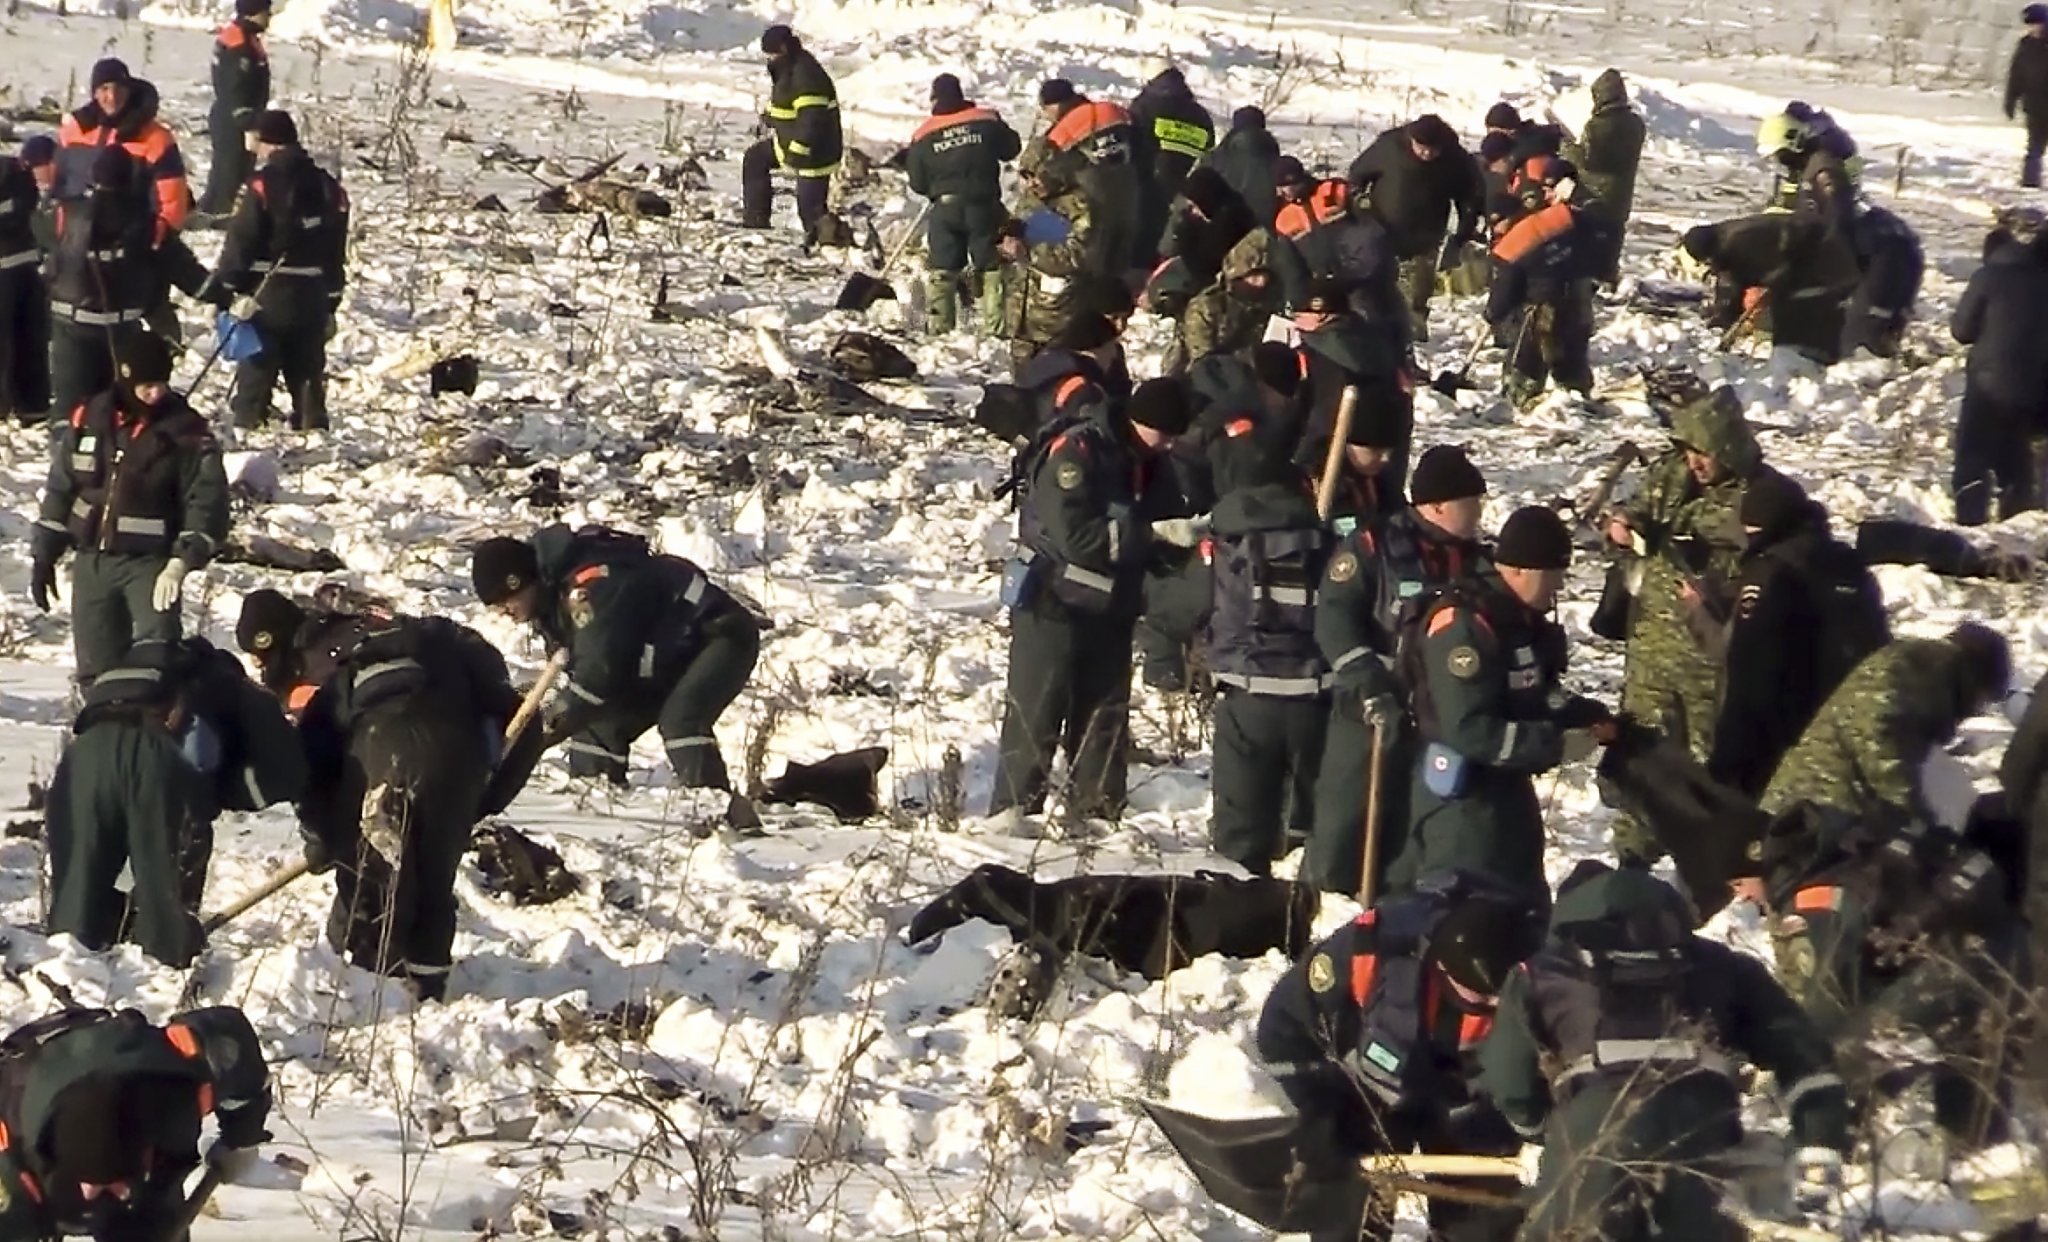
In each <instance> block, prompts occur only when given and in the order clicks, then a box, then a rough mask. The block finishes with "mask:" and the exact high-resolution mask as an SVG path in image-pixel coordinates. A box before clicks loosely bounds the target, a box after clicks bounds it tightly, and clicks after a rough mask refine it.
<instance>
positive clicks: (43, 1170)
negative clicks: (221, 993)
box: [0, 1005, 271, 1242]
mask: <svg viewBox="0 0 2048 1242" xmlns="http://www.w3.org/2000/svg"><path fill="white" fill-rule="evenodd" d="M0 1086H4V1090H0V1100H4V1102H0V1237H4V1238H8V1239H10V1240H11V1239H17V1238H21V1239H27V1238H60V1237H92V1238H100V1239H127V1238H161V1239H174V1240H178V1242H182V1240H183V1239H184V1238H185V1237H186V1236H187V1235H186V1230H187V1229H188V1228H189V1227H190V1226H191V1223H192V1220H193V1219H194V1218H195V1217H197V1216H198V1214H199V1211H200V1209H201V1208H203V1207H204V1206H205V1203H206V1199H207V1197H208V1196H209V1195H211V1193H212V1191H213V1187H214V1185H216V1184H217V1183H218V1182H220V1181H222V1180H232V1179H233V1178H235V1177H237V1176H240V1175H241V1174H242V1173H243V1172H244V1171H246V1170H247V1169H248V1168H249V1167H250V1166H251V1165H252V1164H253V1163H254V1162H255V1159H256V1149H257V1148H258V1147H260V1146H261V1145H262V1144H264V1143H267V1142H269V1141H270V1131H268V1130H266V1129H265V1128H264V1123H265V1122H266V1121H268V1120H269V1118H270V1105H271V1089H270V1070H269V1068H268V1067H267V1066H266V1065H265V1064H264V1054H263V1045H262V1043H261V1042H260V1041H258V1039H257V1038H256V1031H255V1028H254V1027H252V1026H250V1025H249V1019H248V1017H247V1016H245V1015H244V1014H243V1013H242V1011H241V1010H239V1009H236V1008H233V1007H232V1006H228V1005H216V1006H210V1007H208V1008H205V1009H192V1010H187V1011H186V1012H184V1013H181V1014H177V1015H175V1016H174V1017H172V1018H171V1020H170V1021H169V1022H167V1023H165V1024H164V1025H163V1026H158V1025H156V1024H155V1023H153V1022H151V1021H149V1019H147V1018H145V1017H144V1016H143V1015H142V1012H141V1011H140V1010H137V1009H123V1010H121V1011H120V1012H118V1013H116V1012H112V1011H110V1010H106V1009H86V1008H67V1009H64V1010H60V1011H59V1012H57V1013H54V1014H51V1015H49V1016H48V1017H44V1018H38V1019H36V1020H35V1021H34V1022H31V1023H29V1024H28V1025H26V1026H23V1027H20V1028H19V1029H17V1030H15V1031H14V1033H12V1034H10V1035H9V1036H7V1038H6V1039H4V1040H0ZM208 1116H211V1117H213V1118H214V1122H215V1125H216V1126H217V1128H218V1130H219V1137H218V1138H216V1139H215V1140H214V1142H213V1144H212V1145H211V1146H210V1147H209V1148H208V1149H207V1150H206V1153H205V1156H204V1157H203V1159H204V1162H205V1164H206V1167H207V1169H208V1175H207V1177H206V1178H205V1179H204V1180H202V1181H201V1182H200V1183H199V1186H198V1188H197V1189H195V1190H194V1192H193V1195H192V1197H191V1198H190V1199H188V1198H187V1197H186V1194H185V1179H186V1178H187V1176H189V1175H190V1174H191V1172H192V1171H193V1170H194V1169H196V1168H198V1167H199V1166H200V1163H201V1160H202V1157H201V1155H200V1152H199V1136H200V1132H201V1130H202V1129H203V1128H204V1126H205V1124H206V1118H207V1117H208Z"/></svg>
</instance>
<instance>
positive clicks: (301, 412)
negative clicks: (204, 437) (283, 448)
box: [228, 277, 329, 431]
mask: <svg viewBox="0 0 2048 1242" xmlns="http://www.w3.org/2000/svg"><path fill="white" fill-rule="evenodd" d="M277 279H297V278H292V277H279V278H277ZM305 297H306V298H307V299H308V300H309V302H310V303H311V304H309V305H308V307H307V308H306V309H305V310H304V311H303V312H302V313H300V314H297V315H291V316H286V315H281V314H278V313H276V312H274V311H271V310H261V311H258V312H257V314H256V332H257V335H258V336H260V337H261V338H262V341H263V352H261V353H259V354H257V355H256V356H255V357H253V358H249V359H247V360H245V361H242V362H239V363H237V364H235V391H234V395H233V396H232V397H230V398H229V400H228V408H229V410H231V411H232V412H233V414H234V416H235V426H237V427H260V426H262V425H263V424H264V423H266V422H268V421H269V419H270V394H271V392H272V391H273V390H275V389H276V387H277V381H278V379H279V377H282V378H283V379H284V387H285V393H286V395H287V396H288V397H289V398H290V400H291V406H292V428H293V429H294V430H297V431H321V430H324V429H325V428H326V427H327V325H328V320H329V313H328V311H327V304H326V301H325V295H324V294H323V293H321V292H320V291H319V290H317V289H308V290H307V291H306V292H305Z"/></svg>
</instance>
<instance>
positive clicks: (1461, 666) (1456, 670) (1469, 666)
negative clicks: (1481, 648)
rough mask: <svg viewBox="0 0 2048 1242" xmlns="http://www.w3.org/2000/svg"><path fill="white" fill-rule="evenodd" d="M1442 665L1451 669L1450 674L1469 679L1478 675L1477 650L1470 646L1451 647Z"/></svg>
mask: <svg viewBox="0 0 2048 1242" xmlns="http://www.w3.org/2000/svg"><path fill="white" fill-rule="evenodd" d="M1444 667H1446V668H1448V669H1450V670H1451V676H1453V677H1457V678H1461V679H1463V680H1467V681H1469V680H1471V679H1472V678H1473V677H1476V676H1478V675H1479V652H1478V650H1477V649H1475V648H1472V647H1453V648H1452V649H1451V654H1450V655H1449V656H1447V657H1445V659H1444Z"/></svg>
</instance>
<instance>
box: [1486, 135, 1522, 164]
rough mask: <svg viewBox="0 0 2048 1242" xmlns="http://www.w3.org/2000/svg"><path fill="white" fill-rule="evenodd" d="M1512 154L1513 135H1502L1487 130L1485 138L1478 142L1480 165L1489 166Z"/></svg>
mask: <svg viewBox="0 0 2048 1242" xmlns="http://www.w3.org/2000/svg"><path fill="white" fill-rule="evenodd" d="M1514 153H1515V136H1514V135H1513V134H1503V133H1501V132H1500V131H1498V130H1488V131H1487V132H1486V137H1484V138H1481V139H1480V140H1479V159H1480V161H1481V162H1482V163H1487V164H1491V163H1494V162H1495V161H1497V160H1504V159H1506V158H1508V157H1509V156H1510V155H1513V154H1514Z"/></svg>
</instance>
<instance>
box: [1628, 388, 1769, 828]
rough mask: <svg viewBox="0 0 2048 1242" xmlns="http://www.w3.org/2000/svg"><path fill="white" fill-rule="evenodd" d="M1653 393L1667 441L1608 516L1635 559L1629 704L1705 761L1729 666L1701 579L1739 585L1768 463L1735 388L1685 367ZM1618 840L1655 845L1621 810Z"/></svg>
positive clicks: (1710, 592)
mask: <svg viewBox="0 0 2048 1242" xmlns="http://www.w3.org/2000/svg"><path fill="white" fill-rule="evenodd" d="M1652 397H1653V400H1654V401H1655V402H1656V403H1657V404H1658V405H1659V406H1661V407H1664V408H1665V409H1668V410H1669V413H1670V418H1671V447H1670V449H1669V450H1667V451H1666V452H1665V453H1664V454H1663V455H1661V456H1660V457H1658V458H1657V459H1656V460H1655V461H1653V462H1651V463H1650V466H1649V471H1648V476H1647V477H1646V478H1645V480H1644V482H1643V486H1642V489H1641V490H1640V491H1638V492H1637V493H1636V495H1635V497H1634V499H1632V500H1631V501H1629V502H1628V504H1626V505H1624V506H1622V507H1621V508H1620V509H1619V510H1617V511H1616V512H1615V513H1613V514H1611V515H1610V516H1609V519H1608V525H1607V536H1608V538H1609V539H1610V540H1612V541H1613V542H1614V543H1615V544H1616V545H1617V546H1619V547H1621V548H1623V549H1626V550H1627V551H1626V553H1625V554H1627V555H1632V556H1633V557H1634V558H1635V560H1634V563H1633V564H1632V566H1631V568H1630V574H1629V577H1630V581H1631V583H1632V584H1633V586H1634V590H1633V598H1632V599H1631V600H1630V603H1629V626H1628V665H1627V670H1626V673H1625V675H1624V679H1623V681H1622V690H1621V708H1622V710H1623V711H1624V712H1627V713H1629V714H1630V715H1633V716H1635V717H1636V718H1637V719H1639V720H1642V721H1644V722H1645V723H1647V724H1649V725H1652V726H1653V727H1655V728H1658V729H1660V730H1662V731H1663V732H1664V733H1665V734H1666V735H1667V736H1669V737H1672V738H1674V739H1676V740H1677V741H1679V742H1680V744H1682V745H1684V746H1686V747H1687V748H1688V749H1690V750H1691V752H1692V754H1693V755H1694V756H1695V757H1696V758H1698V759H1699V760H1700V761H1701V762H1705V761H1706V759H1707V758H1708V756H1709V755H1711V754H1712V752H1713V745H1714V736H1713V734H1714V721H1715V719H1716V718H1717V717H1718V715H1719V707H1718V703H1719V696H1720V684H1721V668H1720V666H1719V664H1718V663H1717V661H1716V660H1715V657H1714V654H1713V646H1712V644H1711V643H1709V642H1706V641H1703V637H1702V635H1703V634H1704V633H1705V630H1704V629H1702V626H1703V625H1710V624H1711V621H1710V618H1706V617H1705V615H1704V610H1703V603H1704V601H1705V600H1706V599H1707V598H1708V597H1710V596H1713V595H1716V594H1718V593H1719V592H1718V591H1713V590H1708V591H1703V590H1702V589H1701V583H1702V581H1703V580H1704V581H1707V582H1710V583H1720V584H1725V583H1732V582H1734V581H1735V580H1736V579H1737V578H1738V577H1740V575H1741V572H1742V554H1743V552H1744V550H1745V549H1746V548H1747V546H1748V543H1749V539H1748V536H1747V534H1746V533H1745V532H1744V531H1743V529H1742V521H1741V517H1740V513H1739V506H1740V504H1741V501H1742V489H1743V484H1744V481H1745V480H1746V479H1749V478H1752V477H1754V476H1756V475H1757V474H1758V473H1760V472H1761V471H1763V470H1764V469H1765V466H1764V464H1763V451H1762V450H1761V449H1760V448H1759V447H1758V446H1757V442H1756V436H1755V435H1754V433H1752V432H1751V431H1750V429H1749V424H1748V422H1747V421H1746V420H1744V418H1743V416H1742V408H1741V405H1740V404H1739V403H1738V402H1737V400H1736V398H1735V394H1734V392H1733V391H1732V390H1730V389H1728V388H1720V389H1716V390H1714V391H1712V392H1709V391H1707V390H1706V387H1705V385H1704V384H1701V383H1700V382H1699V381H1698V380H1697V379H1696V378H1693V377H1684V381H1683V382H1682V383H1680V384H1677V385H1675V386H1673V387H1672V388H1670V389H1667V390H1659V391H1653V393H1652ZM1674 407H1675V408H1674ZM1614 839H1615V851H1616V853H1617V854H1619V855H1620V856H1621V857H1623V858H1624V859H1627V858H1643V859H1649V858H1654V857H1655V856H1656V854H1657V853H1658V849H1657V846H1656V844H1655V842H1654V840H1653V839H1652V837H1651V836H1650V834H1649V833H1648V832H1647V831H1645V830H1644V829H1643V827H1642V826H1641V825H1640V824H1637V823H1636V822H1634V820H1632V819H1629V818H1627V817H1617V818H1616V820H1615V827H1614Z"/></svg>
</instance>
